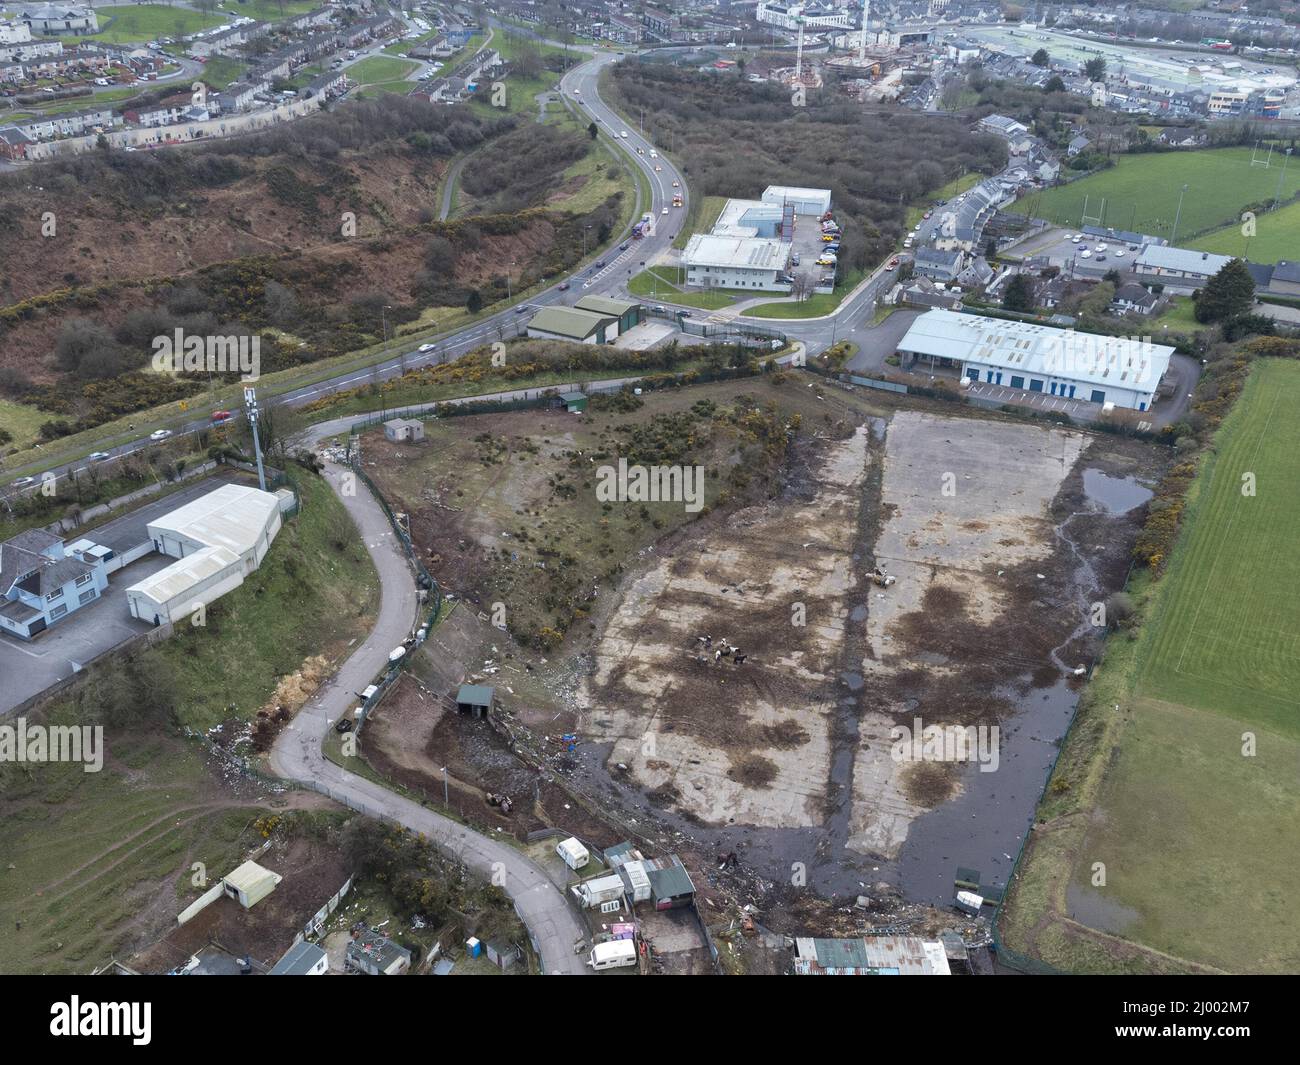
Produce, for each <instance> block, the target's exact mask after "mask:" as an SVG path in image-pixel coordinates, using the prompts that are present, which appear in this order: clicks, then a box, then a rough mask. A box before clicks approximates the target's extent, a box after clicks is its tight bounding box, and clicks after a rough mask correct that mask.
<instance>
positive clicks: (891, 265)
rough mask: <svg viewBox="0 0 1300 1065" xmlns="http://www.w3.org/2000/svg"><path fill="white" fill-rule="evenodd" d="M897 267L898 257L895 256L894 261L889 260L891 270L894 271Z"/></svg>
mask: <svg viewBox="0 0 1300 1065" xmlns="http://www.w3.org/2000/svg"><path fill="white" fill-rule="evenodd" d="M897 265H898V256H897V255H895V256H894V257H893V258H892V259H890V260H889V268H890V269H891V270H892V269H893V268H894V267H895V266H897Z"/></svg>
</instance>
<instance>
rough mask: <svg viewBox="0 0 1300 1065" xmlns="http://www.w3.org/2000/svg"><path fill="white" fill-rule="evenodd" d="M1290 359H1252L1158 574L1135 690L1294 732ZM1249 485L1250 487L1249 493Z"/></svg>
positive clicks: (1299, 674) (1296, 597) (1297, 680)
mask: <svg viewBox="0 0 1300 1065" xmlns="http://www.w3.org/2000/svg"><path fill="white" fill-rule="evenodd" d="M1298 408H1300V363H1295V362H1288V361H1283V360H1264V361H1261V362H1260V364H1259V365H1258V366H1256V367H1255V369H1254V370H1253V372H1252V373H1251V375H1250V378H1249V383H1248V384H1247V387H1246V390H1245V392H1244V393H1243V395H1242V398H1241V400H1240V403H1239V405H1238V407H1237V408H1236V409H1235V410H1234V412H1233V414H1232V415H1231V416H1230V418H1229V419H1228V421H1227V422H1226V423H1225V425H1224V428H1223V430H1222V431H1221V433H1220V435H1219V440H1218V447H1217V454H1216V455H1214V456H1213V457H1212V460H1211V461H1212V465H1211V466H1210V467H1209V468H1207V469H1206V471H1205V472H1204V473H1203V474H1202V487H1201V489H1200V491H1201V495H1200V497H1199V498H1198V500H1197V502H1196V504H1195V509H1194V511H1193V513H1192V520H1191V521H1190V522H1189V524H1188V527H1187V529H1186V532H1185V534H1184V537H1183V539H1184V541H1185V542H1184V543H1182V544H1181V545H1180V547H1179V549H1178V551H1177V553H1176V555H1175V557H1174V559H1173V563H1172V567H1171V569H1170V572H1169V573H1168V574H1167V575H1166V577H1165V582H1166V587H1165V589H1164V601H1163V603H1162V604H1161V609H1160V613H1159V615H1158V618H1157V620H1156V624H1155V625H1154V626H1153V632H1152V641H1151V646H1150V648H1149V650H1148V652H1147V657H1146V663H1145V669H1144V670H1143V673H1142V675H1141V677H1140V680H1139V684H1138V693H1139V694H1140V695H1148V696H1151V697H1154V698H1159V699H1163V700H1165V701H1168V702H1175V703H1179V704H1181V705H1183V706H1188V707H1195V708H1197V709H1200V710H1207V711H1210V712H1212V713H1221V714H1225V715H1227V716H1230V717H1233V718H1239V719H1241V720H1243V721H1246V722H1251V723H1255V724H1261V725H1266V726H1268V727H1269V728H1272V729H1275V730H1276V731H1278V732H1281V733H1285V734H1287V735H1289V736H1291V737H1293V738H1296V739H1300V594H1298V593H1300V552H1296V551H1295V550H1294V545H1295V533H1296V529H1297V527H1298V526H1300V418H1297V417H1296V411H1297V409H1298ZM1252 492H1253V494H1251V493H1252Z"/></svg>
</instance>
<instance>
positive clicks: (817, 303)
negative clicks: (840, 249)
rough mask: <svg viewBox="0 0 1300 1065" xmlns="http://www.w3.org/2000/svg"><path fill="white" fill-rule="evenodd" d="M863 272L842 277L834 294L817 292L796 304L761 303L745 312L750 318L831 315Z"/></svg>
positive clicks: (854, 286) (865, 274)
mask: <svg viewBox="0 0 1300 1065" xmlns="http://www.w3.org/2000/svg"><path fill="white" fill-rule="evenodd" d="M866 276H867V272H866V271H865V270H852V271H850V272H849V273H848V274H846V275H845V276H844V278H843V279H842V280H841V281H840V283H839V284H838V285H836V286H835V291H834V292H818V293H815V294H813V295H812V296H809V297H808V299H806V300H801V301H800V302H798V303H761V304H759V305H758V306H757V307H751V308H749V310H747V311H746V312H745V315H746V317H751V318H820V317H821V316H822V315H825V314H832V313H834V311H835V308H837V307H838V306H839V305H840V303H841V302H843V300H844V297H845V296H847V295H848V294H849V293H850V292H852V291H853V290H854V288H856V287H857V286H858V285H860V284H862V279H863V278H864V277H866Z"/></svg>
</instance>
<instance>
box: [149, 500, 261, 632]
mask: <svg viewBox="0 0 1300 1065" xmlns="http://www.w3.org/2000/svg"><path fill="white" fill-rule="evenodd" d="M280 510H281V500H280V497H278V496H276V495H273V494H271V493H270V492H263V491H260V490H259V489H257V488H249V487H245V486H244V485H238V484H228V485H224V486H222V487H221V488H218V489H217V490H216V491H213V492H209V493H208V494H207V495H205V496H202V497H201V498H199V499H196V500H194V501H193V502H192V503H187V504H186V505H185V506H183V507H180V508H179V509H177V510H173V511H172V512H171V513H170V514H165V515H163V516H162V517H161V518H159V519H157V520H156V521H151V522H150V523H149V536H150V538H151V539H152V540H153V546H154V550H155V551H158V552H160V553H161V554H165V555H172V556H173V557H175V558H176V560H177V561H175V562H173V563H172V564H171V565H170V566H167V567H166V568H164V569H161V570H159V571H158V572H157V573H155V574H154V575H153V576H151V577H148V578H147V579H145V580H143V581H141V582H140V583H139V584H134V585H132V586H131V587H130V588H128V589H127V590H126V600H127V607H128V609H129V610H130V612H131V616H132V617H136V618H139V619H140V620H141V621H150V622H153V623H154V624H156V625H157V624H165V623H167V622H175V621H178V620H181V619H183V618H185V617H187V616H189V615H190V614H191V612H192V611H193V610H194V608H195V607H196V606H198V605H200V604H202V605H206V604H208V603H211V602H212V601H213V600H214V599H218V598H220V597H221V596H223V595H225V594H226V593H227V592H229V591H233V590H234V589H235V588H238V587H239V586H240V585H241V584H243V583H244V577H245V576H247V575H248V574H250V573H252V572H253V571H254V570H256V569H257V567H258V566H260V565H261V564H262V559H263V558H265V557H266V552H267V551H268V550H269V549H270V546H271V541H273V540H274V539H275V537H276V534H277V533H278V532H279V531H280Z"/></svg>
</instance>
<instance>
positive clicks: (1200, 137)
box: [1156, 126, 1205, 148]
mask: <svg viewBox="0 0 1300 1065" xmlns="http://www.w3.org/2000/svg"><path fill="white" fill-rule="evenodd" d="M1156 139H1157V140H1158V142H1160V143H1161V144H1166V146H1169V147H1170V148H1195V147H1199V146H1200V144H1204V143H1205V134H1204V133H1203V131H1201V130H1197V129H1193V127H1191V126H1169V127H1167V129H1162V130H1161V131H1160V133H1158V134H1156Z"/></svg>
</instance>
